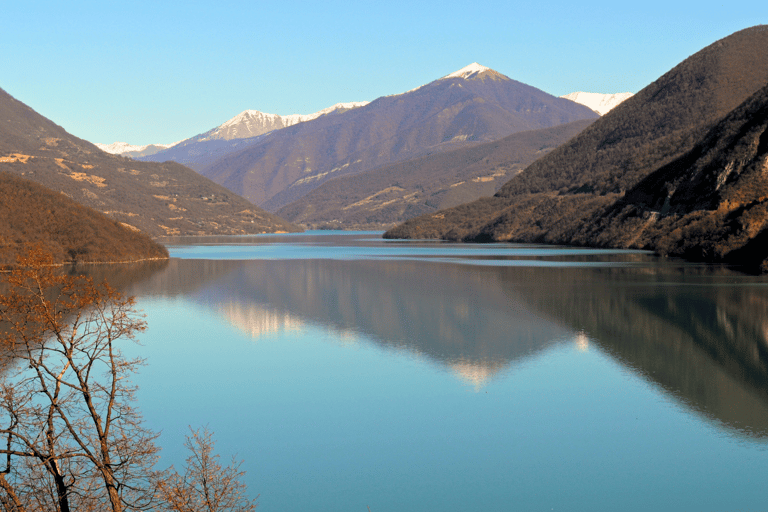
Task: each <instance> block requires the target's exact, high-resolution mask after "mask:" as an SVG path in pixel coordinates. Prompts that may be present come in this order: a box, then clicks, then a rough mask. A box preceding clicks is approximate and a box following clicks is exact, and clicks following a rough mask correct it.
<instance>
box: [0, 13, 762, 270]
mask: <svg viewBox="0 0 768 512" xmlns="http://www.w3.org/2000/svg"><path fill="white" fill-rule="evenodd" d="M766 87H768V28H767V27H765V26H757V27H752V28H749V29H745V30H742V31H740V32H737V33H735V34H732V35H731V36H728V37H726V38H724V39H722V40H720V41H717V42H715V43H713V44H712V45H710V46H708V47H707V48H704V49H702V50H701V51H699V52H698V53H696V54H694V55H692V56H691V57H689V58H688V59H686V60H685V61H683V62H681V63H680V64H679V65H677V66H676V67H674V68H673V69H672V70H670V71H669V72H667V73H666V74H665V75H663V76H662V77H660V78H659V79H657V80H656V81H655V82H653V83H652V84H649V85H648V86H647V87H646V88H644V89H643V90H641V91H640V92H639V93H637V94H635V95H632V94H631V93H611V94H597V93H588V92H575V93H572V94H568V95H566V96H564V97H560V98H558V97H555V96H552V95H550V94H548V93H546V92H544V91H541V90H539V89H536V88H535V87H532V86H530V85H527V84H523V83H521V82H517V81H515V80H513V79H511V78H509V77H507V76H505V75H503V74H501V73H498V72H497V71H494V70H492V69H490V68H487V67H485V66H481V65H479V64H477V63H473V64H471V65H469V66H466V67H465V68H462V69H460V70H458V71H456V72H454V73H451V74H449V75H446V76H444V77H442V78H439V79H437V80H434V81H432V82H430V83H428V84H425V85H423V86H421V87H418V88H416V89H414V90H411V91H408V92H405V93H400V94H392V95H389V96H384V97H381V98H377V99H375V100H373V101H370V102H367V101H354V102H348V103H339V104H336V105H333V106H332V107H329V108H327V109H324V110H322V111H319V112H316V113H314V114H308V115H296V114H294V115H288V116H284V115H277V114H266V113H263V112H259V111H256V110H245V111H243V112H242V113H241V114H239V115H238V116H236V117H235V118H233V119H230V120H229V121H226V122H225V123H223V124H222V125H220V126H218V127H215V128H212V129H211V130H209V131H207V132H205V133H202V134H199V135H196V136H193V137H191V138H189V139H185V140H183V141H180V142H178V143H174V144H168V145H162V144H154V145H149V146H142V147H138V146H131V145H129V144H125V143H115V144H111V145H104V144H98V145H93V144H91V143H89V142H86V141H83V140H80V139H77V138H76V137H73V136H72V135H70V134H68V133H67V132H66V131H64V129H63V128H61V127H59V126H57V125H55V124H54V123H53V122H51V121H49V120H47V119H45V118H44V117H43V116H41V115H39V114H37V113H36V112H34V111H33V110H31V109H30V108H29V107H27V106H26V105H23V104H21V103H20V102H18V101H16V100H15V99H13V98H12V97H11V96H9V95H7V94H5V93H4V92H0V114H2V115H3V117H2V119H3V120H4V122H3V124H2V125H1V126H0V169H2V170H4V171H8V172H11V173H14V174H16V175H17V176H19V177H21V178H24V179H29V180H32V181H35V182H37V183H39V184H41V185H43V186H45V187H48V188H49V189H52V190H54V191H59V192H62V193H64V194H65V195H66V196H68V197H69V198H71V199H72V200H74V201H76V202H78V203H80V204H82V205H84V206H87V207H90V208H93V209H95V210H97V211H98V212H100V213H101V214H103V215H106V216H107V217H109V218H111V219H113V220H114V221H116V222H118V223H119V224H120V225H122V226H124V227H127V228H128V229H134V230H140V231H143V232H145V233H147V234H148V235H150V236H152V237H159V236H165V235H185V234H249V233H264V232H290V231H298V230H301V229H305V228H333V229H361V228H365V229H388V231H387V232H386V234H385V237H388V238H439V239H446V240H462V241H517V242H536V243H540V242H541V243H556V244H572V245H584V246H597V247H622V248H641V249H649V250H652V251H655V252H657V253H660V254H667V255H677V256H683V257H686V258H689V259H696V260H704V261H726V262H731V263H735V264H741V265H745V266H747V267H749V268H752V269H763V270H768V262H767V261H766V258H768V253H766V250H765V249H763V247H764V246H765V244H764V243H763V241H764V239H766V238H767V237H768V231H766V228H767V227H768V224H767V220H766V219H768V206H766V197H768V193H766V192H765V190H766V189H767V187H768V185H767V184H764V183H763V181H764V177H763V174H765V170H766V169H768V167H767V166H768V145H767V144H768V143H766V141H768V135H766V133H765V132H766V122H765V118H766V113H765V108H766V106H765V105H766V103H767V102H768V97H767V96H766V95H768V93H767V92H766V90H767V89H766ZM6 120H7V121H6ZM97 146H98V147H97ZM102 150H103V151H102ZM269 212H272V213H269ZM36 236H37V235H36ZM9 240H10V238H9V237H8V236H6V237H5V238H3V243H4V244H5V245H12V242H10V241H9ZM64 252H66V251H64Z"/></svg>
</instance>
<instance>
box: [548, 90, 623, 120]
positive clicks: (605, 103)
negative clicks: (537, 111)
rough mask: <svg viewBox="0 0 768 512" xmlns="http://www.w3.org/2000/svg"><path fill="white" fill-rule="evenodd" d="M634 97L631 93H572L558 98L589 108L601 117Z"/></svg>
mask: <svg viewBox="0 0 768 512" xmlns="http://www.w3.org/2000/svg"><path fill="white" fill-rule="evenodd" d="M632 96H634V95H633V94H632V93H631V92H619V93H615V94H600V93H596V92H581V91H579V92H572V93H570V94H566V95H565V96H560V97H561V98H565V99H567V100H571V101H575V102H576V103H580V104H582V105H584V106H585V107H589V108H591V109H592V110H594V111H595V112H597V113H598V114H600V115H601V116H604V115H605V114H607V113H608V112H610V111H611V110H612V109H613V108H615V107H616V106H617V105H619V104H620V103H621V102H623V101H625V100H627V99H629V98H631V97H632Z"/></svg>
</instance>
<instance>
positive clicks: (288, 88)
mask: <svg viewBox="0 0 768 512" xmlns="http://www.w3.org/2000/svg"><path fill="white" fill-rule="evenodd" d="M0 22H1V23H2V25H0V26H1V27H2V28H0V55H1V56H2V60H3V65H2V66H0V88H3V89H5V90H6V91H7V92H8V93H9V94H11V95H13V96H14V97H16V98H17V99H19V100H20V101H23V102H24V103H26V104H28V105H29V106H31V107H32V108H34V109H35V110H37V111H38V112H39V113H41V114H42V115H44V116H46V117H48V118H49V119H51V120H53V121H54V122H56V123H58V124H60V125H61V126H63V127H64V128H65V129H67V130H68V131H69V132H70V133H72V134H74V135H77V136H78V137H82V138H84V139H86V140H90V141H92V142H104V143H111V142H115V141H123V142H129V143H131V144H148V143H170V142H175V141H177V140H180V139H184V138H187V137H190V136H193V135H196V134H198V133H201V132H204V131H206V130H208V129H210V128H213V127H214V126H217V125H219V124H221V123H222V122H224V121H226V120H227V119H229V118H231V117H233V116H235V115H236V114H238V113H239V112H241V111H243V110H246V109H255V110H261V111H263V112H269V113H275V114H308V113H311V112H315V111H317V110H320V109H322V108H325V107H328V106H330V105H332V104H334V103H338V102H344V101H363V100H373V99H375V98H377V97H379V96H382V95H386V94H395V93H399V92H404V91H407V90H409V89H412V88H414V87H417V86H419V85H423V84H425V83H427V82H430V81H432V80H435V79H437V78H440V77H441V76H444V75H446V74H449V73H451V72H453V71H456V70H458V69H460V68H462V67H464V66H465V65H467V64H469V63H471V62H479V63H480V64H482V65H485V66H488V67H491V68H493V69H495V70H497V71H499V72H500V73H502V74H505V75H507V76H509V77H510V78H514V79H515V80H519V81H521V82H525V83H527V84H529V85H532V86H534V87H538V88H539V89H542V90H544V91H547V92H549V93H551V94H554V95H558V96H559V95H563V94H567V93H569V92H573V91H588V92H604V93H607V92H625V91H630V92H637V91H639V90H640V89H642V88H643V87H645V86H646V85H648V84H649V83H650V82H652V81H653V80H655V79H656V78H658V77H659V76H661V75H662V74H663V73H665V72H666V71H668V70H669V69H671V68H672V67H674V66H675V65H676V64H677V63H679V62H680V61H681V60H683V59H685V58H686V57H688V56H690V55H691V54H693V53H695V52H697V51H698V50H700V49H701V48H703V47H705V46H707V45H708V44H710V43H712V42H714V41H716V40H718V39H720V38H722V37H725V36H727V35H729V34H731V33H733V32H735V31H737V30H740V29H743V28H747V27H750V26H753V25H758V24H766V23H768V2H766V1H764V0H761V1H753V0H748V1H742V2H719V1H696V2H694V1H687V0H686V1H681V2H675V1H669V0H667V1H663V2H662V1H657V0H651V1H644V2H617V1H614V2H590V1H583V2H573V1H569V2H565V1H546V0H543V1H539V2H530V1H529V2H510V1H508V0H506V1H496V0H493V1H481V2H479V3H470V2H466V1H454V0H444V1H440V2H437V1H426V2H420V3H416V4H414V3H412V2H410V1H408V2H405V1H401V0H390V1H387V2H369V1H359V2H348V1H347V2H340V1H336V0H330V1H326V2H299V1H291V0H283V1H282V2H260V1H250V2H245V1H226V0H220V1H218V2H211V1H208V2H198V1H194V0H188V1H185V2H178V1H165V2H162V1H157V0H155V1H152V2H149V1H143V0H134V1H131V2H90V1H79V0H71V1H70V2H61V1H56V2H53V1H37V0H24V1H19V0H12V1H11V0H9V1H8V2H4V5H3V8H2V13H1V14H0Z"/></svg>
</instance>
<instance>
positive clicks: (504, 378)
mask: <svg viewBox="0 0 768 512" xmlns="http://www.w3.org/2000/svg"><path fill="white" fill-rule="evenodd" d="M170 242H171V243H175V245H172V246H171V253H172V255H173V256H177V257H178V258H176V259H172V260H171V261H170V262H169V263H168V264H167V266H165V267H164V268H162V269H159V270H157V269H156V270H155V271H154V273H147V274H146V275H144V276H143V277H142V280H141V281H140V282H138V283H134V284H132V285H126V286H125V287H126V290H127V291H128V292H129V293H131V294H135V295H137V296H138V297H139V306H140V307H142V308H144V309H145V311H146V312H147V314H148V320H149V326H150V330H149V331H148V333H147V336H146V337H145V338H144V340H143V341H144V345H145V354H146V355H147V357H148V359H149V366H148V368H147V369H145V371H144V372H143V374H142V377H141V379H142V381H141V382H140V384H141V385H142V390H143V391H142V397H141V399H142V407H143V409H144V410H145V412H146V415H147V418H148V419H149V420H150V421H151V422H153V423H157V424H158V425H163V426H164V428H166V429H167V430H166V432H168V433H169V434H170V436H171V440H172V441H174V442H175V440H176V439H177V437H178V436H179V435H180V432H181V431H182V430H183V427H184V425H186V424H189V423H193V422H195V421H203V422H210V423H211V426H212V428H213V429H214V430H216V431H217V433H219V434H221V436H220V439H221V445H222V446H223V447H224V448H223V449H222V451H224V450H225V449H229V448H233V450H234V451H237V452H238V453H239V455H240V456H241V457H243V458H245V459H246V461H248V463H249V464H248V470H249V479H250V480H249V487H250V488H251V490H253V491H254V493H261V495H262V498H261V502H262V506H263V507H264V508H265V509H268V510H299V509H310V510H361V511H364V510H366V508H365V507H366V505H370V506H371V509H372V510H373V511H374V512H376V511H377V510H431V509H444V510H476V509H505V510H506V509H510V508H511V509H520V510H532V509H543V508H546V509H547V510H549V509H550V508H553V509H555V510H558V509H561V510H563V509H565V510H615V509H621V510H648V509H654V510H667V509H668V510H678V509H680V508H682V509H708V510H710V509H711V510H716V509H718V507H720V509H725V508H728V507H730V508H733V507H732V505H734V504H738V505H739V506H744V507H750V506H751V507H753V508H754V506H756V505H759V504H760V503H761V501H760V499H761V494H760V492H759V489H758V488H756V487H755V486H754V485H753V484H754V483H755V482H756V480H755V479H756V478H757V475H760V474H765V473H764V472H765V470H768V454H766V450H765V447H766V445H765V443H764V442H763V438H765V437H766V436H768V386H766V383H768V373H767V371H766V347H767V341H766V340H767V339H768V321H767V320H766V319H767V318H768V315H766V313H768V286H766V280H765V279H763V278H756V277H752V276H746V275H742V274H739V273H736V272H733V271H729V270H728V269H725V268H722V267H710V266H704V265H690V264H683V263H680V262H677V261H669V260H660V259H657V258H654V257H652V256H649V255H647V254H643V253H639V252H616V251H590V250H584V249H567V248H549V247H540V246H513V245H485V246H472V245H470V246H466V245H453V244H441V243H402V242H387V241H383V240H380V239H379V238H378V236H377V235H371V234H330V235H327V234H324V235H316V234H309V235H285V236H268V237H237V238H204V239H198V240H195V242H196V243H195V244H188V243H186V242H188V241H185V240H170ZM225 326H226V327H225ZM201 359H202V360H204V362H205V364H202V363H201V361H200V360H201ZM216 368H219V369H218V370H217V369H216ZM217 372H218V373H217ZM184 375H192V376H194V378H193V379H190V380H187V382H186V383H179V382H178V380H180V379H183V377H182V376H184ZM174 379H175V381H174ZM147 387H151V388H152V389H154V390H155V392H154V393H153V392H149V391H144V389H146V388H147ZM158 389H162V390H163V393H162V397H161V398H158V397H157V392H156V390H158ZM214 390H215V391H216V392H214ZM190 394H193V396H192V397H189V396H188V395H190ZM234 410H236V411H237V412H236V413H234V412H233V411H234ZM246 411H249V412H246ZM233 414H234V416H233V417H232V418H231V419H226V418H229V417H230V416H232V415H233ZM244 440H247V442H243V441H244ZM167 444H168V445H170V444H171V443H170V442H169V443H167ZM164 449H166V441H164ZM167 450H168V457H169V458H170V459H171V460H174V458H175V457H178V456H179V455H178V452H177V451H175V448H173V447H170V448H167ZM225 453H228V452H227V451H225ZM725 489H728V490H727V491H726V490H725ZM648 491H652V492H650V493H649V492H648ZM547 507H548V508H547Z"/></svg>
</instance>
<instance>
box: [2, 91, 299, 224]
mask: <svg viewBox="0 0 768 512" xmlns="http://www.w3.org/2000/svg"><path fill="white" fill-rule="evenodd" d="M0 119H2V120H3V122H2V123H0V171H6V172H10V173H14V174H17V175H19V176H23V177H24V178H26V179H29V180H31V181H34V182H37V183H39V184H41V185H43V186H45V187H47V188H49V189H52V190H54V191H56V192H61V193H63V194H65V195H67V196H68V197H70V198H72V199H73V200H75V201H76V202H78V203H80V204H83V205H85V206H88V207H91V208H93V209H95V210H97V211H99V212H101V213H104V214H106V215H108V216H109V217H111V218H113V219H115V220H117V221H119V222H120V223H122V224H124V225H128V226H132V227H134V228H137V229H140V230H142V231H144V232H145V233H148V234H150V235H152V236H161V235H173V234H243V233H262V232H275V231H297V230H299V228H298V227H296V226H294V225H292V224H290V223H288V222H286V221H284V220H283V219H280V218H278V217H276V216H274V215H271V214H269V213H267V212H265V211H263V210H262V209H260V208H258V207H256V206H254V205H253V204H251V203H250V202H248V201H247V200H245V199H243V198H242V197H240V196H238V195H236V194H234V193H233V192H231V191H229V190H227V189H225V188H224V187H221V186H220V185H217V184H216V183H213V182H212V181H210V180H209V179H207V178H204V177H202V176H200V175H199V174H197V173H195V172H194V171H193V170H191V169H189V168H187V167H184V166H182V165H180V164H177V163H175V162H165V163H154V162H137V161H135V160H131V159H128V158H124V157H121V156H116V155H110V154H107V153H104V152H103V151H101V150H100V149H98V148H97V147H96V146H94V145H93V144H91V143H90V142H87V141H84V140H82V139H79V138H77V137H74V136H73V135H71V134H69V133H67V132H66V131H65V130H64V129H63V128H62V127H60V126H58V125H56V124H55V123H53V122H52V121H50V120H48V119H46V118H45V117H43V116H41V115H40V114H38V113H37V112H35V111H34V110H32V109H31V108H29V107H28V106H27V105H24V104H23V103H21V102H20V101H18V100H16V99H15V98H13V97H12V96H10V95H9V94H8V93H6V92H5V91H3V90H2V89H0Z"/></svg>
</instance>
